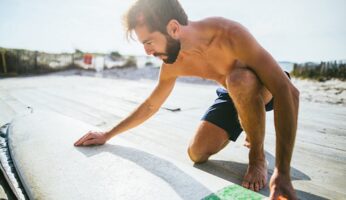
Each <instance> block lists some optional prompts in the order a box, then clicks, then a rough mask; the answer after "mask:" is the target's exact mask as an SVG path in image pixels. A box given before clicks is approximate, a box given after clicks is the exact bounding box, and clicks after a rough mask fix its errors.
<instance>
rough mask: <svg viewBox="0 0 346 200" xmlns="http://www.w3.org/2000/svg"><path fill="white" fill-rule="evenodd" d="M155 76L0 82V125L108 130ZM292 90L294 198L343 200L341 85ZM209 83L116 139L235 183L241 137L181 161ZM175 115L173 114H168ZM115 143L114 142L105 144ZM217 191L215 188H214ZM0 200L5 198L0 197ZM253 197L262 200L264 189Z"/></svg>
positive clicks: (128, 73) (175, 97)
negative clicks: (75, 123)
mask: <svg viewBox="0 0 346 200" xmlns="http://www.w3.org/2000/svg"><path fill="white" fill-rule="evenodd" d="M157 74H158V70H157V69H154V68H143V69H123V70H114V71H112V72H109V73H106V72H103V73H94V72H85V71H79V70H76V71H68V72H59V73H55V74H49V75H44V76H39V77H22V78H7V79H1V80H0V94H1V95H0V110H1V115H0V124H1V125H3V124H5V123H8V122H10V121H11V120H12V119H13V118H14V117H15V116H17V115H23V114H25V113H28V112H35V111H36V110H49V111H53V112H57V113H60V114H63V115H66V116H69V117H73V118H74V119H77V120H81V121H84V122H86V123H88V124H91V125H94V126H97V127H100V128H101V129H104V130H108V129H110V128H112V127H113V126H114V125H115V124H116V123H117V122H119V121H120V120H121V119H122V118H124V117H125V116H127V115H128V114H129V113H130V112H131V111H132V110H133V109H135V108H136V107H137V106H138V105H139V103H140V102H142V101H143V100H144V99H145V98H146V97H147V96H148V95H149V94H150V92H151V90H152V89H153V88H154V87H155V84H156V82H155V81H154V80H155V79H156V77H157ZM292 81H293V83H294V84H295V85H296V86H297V88H298V89H299V90H300V94H301V102H300V114H299V124H298V132H297V139H296V144H295V149H294V155H293V159H292V168H291V174H292V180H293V184H294V187H295V189H296V191H297V194H298V196H299V198H300V199H343V198H344V197H345V195H346V193H345V191H344V188H345V187H346V182H345V181H344V180H345V178H346V176H345V174H346V169H345V167H344V166H345V164H346V153H345V151H346V144H345V143H346V140H345V136H346V124H345V123H344V122H345V121H346V91H345V90H346V84H345V82H342V81H338V80H331V81H327V82H315V81H308V80H299V79H293V80H292ZM217 87H218V86H217V85H216V84H214V83H211V82H209V81H205V80H198V79H181V80H180V81H179V82H178V83H177V85H176V87H175V89H174V91H173V93H172V95H171V97H170V98H169V99H168V101H167V102H166V103H165V104H164V105H163V107H162V109H160V110H159V112H158V113H157V114H156V115H155V116H154V117H153V118H151V119H150V120H148V121H147V122H146V123H145V124H143V125H141V126H140V127H138V128H136V129H133V130H131V131H129V132H128V133H127V134H123V135H120V136H119V137H122V138H123V139H125V140H128V141H131V142H133V143H135V144H137V145H138V146H141V147H145V148H147V149H148V150H149V151H151V152H160V154H162V155H164V156H167V157H171V158H174V159H175V160H176V162H180V163H184V164H187V165H190V166H191V167H194V168H197V169H199V170H202V171H204V172H206V173H208V174H210V175H212V176H215V177H217V178H218V179H219V180H220V182H223V181H228V182H230V183H231V182H232V183H236V184H240V183H241V179H242V176H243V173H244V172H245V170H246V164H247V151H248V150H247V149H246V148H245V147H243V146H242V143H243V140H244V134H242V135H241V136H240V138H239V139H238V141H237V142H235V143H230V144H229V145H228V146H227V147H226V148H225V149H223V150H222V151H221V152H219V153H218V154H216V155H214V156H212V157H211V158H210V161H208V162H207V163H205V164H202V165H194V164H193V163H192V162H191V161H190V160H189V159H188V156H187V154H186V148H187V146H188V143H189V140H190V138H191V137H192V136H193V134H194V131H195V130H196V128H197V126H198V123H199V120H200V118H201V116H202V115H203V113H204V112H205V111H206V109H207V108H208V107H209V106H210V105H211V103H212V102H213V101H214V99H215V98H216V95H215V89H216V88H217ZM176 109H180V111H178V112H172V110H176ZM113 140H116V138H113ZM265 150H266V156H267V160H268V163H269V170H268V171H269V174H271V173H272V172H273V168H274V163H275V130H274V126H273V112H269V113H267V130H266V139H265ZM220 189H221V188H220ZM1 191H2V190H1V188H0V195H4V196H5V197H3V196H0V198H6V193H4V192H1ZM260 193H261V194H263V195H265V196H268V195H269V190H268V188H266V189H264V190H262V191H261V192H260Z"/></svg>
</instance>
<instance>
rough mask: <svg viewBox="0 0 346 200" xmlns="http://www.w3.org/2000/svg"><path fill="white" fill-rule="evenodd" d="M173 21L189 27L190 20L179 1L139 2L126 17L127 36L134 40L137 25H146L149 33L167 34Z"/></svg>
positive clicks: (150, 0)
mask: <svg viewBox="0 0 346 200" xmlns="http://www.w3.org/2000/svg"><path fill="white" fill-rule="evenodd" d="M172 19H175V20H177V21H178V22H179V23H180V24H181V25H187V23H188V18H187V15H186V13H185V11H184V9H183V8H182V7H181V5H180V3H179V2H178V0H137V1H136V2H135V3H134V4H133V5H132V6H131V7H130V9H129V10H128V12H127V13H126V14H125V15H124V26H125V31H126V36H127V38H129V36H130V37H131V38H132V34H131V33H132V31H133V29H135V27H136V26H137V25H146V26H147V27H148V29H149V31H151V32H154V31H159V32H161V33H163V34H166V33H167V30H166V26H167V24H168V22H169V21H170V20H172Z"/></svg>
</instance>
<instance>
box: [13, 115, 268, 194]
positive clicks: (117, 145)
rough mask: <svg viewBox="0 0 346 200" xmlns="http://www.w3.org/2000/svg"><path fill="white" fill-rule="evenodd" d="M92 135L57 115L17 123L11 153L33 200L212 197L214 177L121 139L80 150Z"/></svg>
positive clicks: (86, 128) (20, 119)
mask: <svg viewBox="0 0 346 200" xmlns="http://www.w3.org/2000/svg"><path fill="white" fill-rule="evenodd" d="M89 130H97V128H96V127H93V126H90V125H88V124H86V123H83V122H81V121H77V120H75V119H72V118H69V117H66V116H63V115H59V114H56V113H52V112H35V113H33V114H28V115H26V116H24V117H18V118H16V119H15V120H13V122H12V123H11V126H10V129H9V148H10V153H11V156H12V159H13V162H14V165H15V168H16V170H17V173H18V175H19V177H20V179H21V182H22V184H23V186H24V189H25V191H26V193H27V195H28V196H29V198H30V199H59V200H60V199H129V200H132V199H167V200H169V199H201V198H203V197H205V196H208V195H209V194H211V193H213V192H212V190H213V189H211V188H213V186H211V187H209V186H210V185H215V181H214V179H213V178H208V179H209V180H210V181H208V182H202V181H200V180H197V179H196V177H203V176H205V177H206V176H209V175H206V173H203V172H199V170H197V169H194V168H193V167H189V168H188V169H186V168H184V167H183V168H182V167H181V166H178V165H176V164H175V163H173V162H171V161H169V160H167V159H164V158H161V157H159V156H158V154H155V155H154V154H153V153H149V152H146V151H144V150H141V149H140V148H137V147H136V146H134V145H133V144H131V143H130V142H128V141H126V140H124V139H121V137H117V138H113V139H112V140H111V141H109V142H108V143H107V144H105V145H102V146H94V147H75V146H74V145H73V144H74V142H75V141H76V140H77V139H78V138H80V137H81V136H82V135H83V134H85V133H86V132H88V131H89ZM199 173H200V174H199ZM208 185H209V186H208ZM239 187H240V186H239ZM256 195H258V194H256ZM262 197H263V196H262Z"/></svg>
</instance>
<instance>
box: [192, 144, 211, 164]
mask: <svg viewBox="0 0 346 200" xmlns="http://www.w3.org/2000/svg"><path fill="white" fill-rule="evenodd" d="M187 154H188V155H189V157H190V159H191V160H192V161H193V162H194V163H204V162H206V161H207V160H208V158H209V156H210V154H209V153H207V152H203V151H200V150H198V149H197V148H195V147H193V146H189V148H188V149H187Z"/></svg>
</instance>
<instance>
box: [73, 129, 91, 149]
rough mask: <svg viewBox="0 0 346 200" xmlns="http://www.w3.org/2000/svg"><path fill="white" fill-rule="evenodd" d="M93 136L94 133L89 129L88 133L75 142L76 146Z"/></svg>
mask: <svg viewBox="0 0 346 200" xmlns="http://www.w3.org/2000/svg"><path fill="white" fill-rule="evenodd" d="M91 136H92V133H91V132H90V131H89V132H88V133H87V134H85V135H84V136H83V137H81V138H80V139H79V140H78V141H77V142H75V146H80V145H82V144H83V143H84V142H85V141H86V140H88V139H90V137H91Z"/></svg>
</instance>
